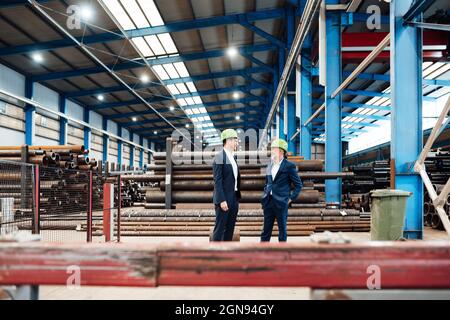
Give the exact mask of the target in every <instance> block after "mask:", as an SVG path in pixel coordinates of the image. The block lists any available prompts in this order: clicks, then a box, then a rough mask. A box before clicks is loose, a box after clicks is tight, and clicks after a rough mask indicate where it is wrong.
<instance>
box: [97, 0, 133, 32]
mask: <svg viewBox="0 0 450 320" xmlns="http://www.w3.org/2000/svg"><path fill="white" fill-rule="evenodd" d="M103 2H104V3H105V5H106V6H107V7H108V9H109V11H111V13H112V15H113V16H114V18H115V19H116V20H117V22H119V24H120V26H121V27H122V28H123V29H125V30H132V29H136V26H135V25H134V23H133V22H132V21H131V19H130V17H129V16H128V15H127V13H126V12H125V10H124V9H123V7H122V5H121V4H120V3H119V1H118V0H103Z"/></svg>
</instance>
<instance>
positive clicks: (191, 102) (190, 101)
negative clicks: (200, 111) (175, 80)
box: [186, 98, 195, 105]
mask: <svg viewBox="0 0 450 320" xmlns="http://www.w3.org/2000/svg"><path fill="white" fill-rule="evenodd" d="M186 102H187V104H189V105H191V104H195V102H194V99H192V98H186Z"/></svg>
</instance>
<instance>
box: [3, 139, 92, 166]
mask: <svg viewBox="0 0 450 320" xmlns="http://www.w3.org/2000/svg"><path fill="white" fill-rule="evenodd" d="M24 147H26V148H27V150H28V151H27V157H26V159H24V158H22V157H23V154H22V149H23V148H24ZM85 153H86V150H85V148H84V146H82V145H73V146H72V145H59V146H58V145H57V146H26V145H25V146H5V147H0V160H8V161H14V162H27V163H31V164H38V165H41V166H44V167H55V166H56V167H61V168H66V169H79V170H96V169H97V162H96V161H95V159H89V157H87V156H86V155H85Z"/></svg>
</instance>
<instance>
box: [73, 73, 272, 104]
mask: <svg viewBox="0 0 450 320" xmlns="http://www.w3.org/2000/svg"><path fill="white" fill-rule="evenodd" d="M79 71H80V70H79ZM265 72H267V71H266V70H265V69H264V68H261V67H256V68H247V69H239V70H231V71H223V72H214V73H206V74H200V75H196V76H190V77H182V78H175V79H170V80H163V81H162V82H163V84H164V85H166V86H167V85H169V84H177V83H185V82H196V81H203V80H212V79H219V78H228V77H234V76H241V77H244V78H246V77H247V76H248V75H249V74H253V73H265ZM246 79H247V78H246ZM253 82H254V84H255V85H258V86H260V87H261V88H265V86H264V84H263V83H259V82H258V81H256V80H254V81H253ZM157 86H160V84H159V83H150V84H143V83H138V84H136V85H135V86H133V88H134V89H135V90H138V89H146V88H152V87H157ZM126 90H127V89H126V88H124V87H123V86H113V87H106V88H98V89H97V88H96V89H88V90H78V91H73V92H68V93H67V94H66V96H67V97H68V98H77V97H82V96H90V95H97V94H106V93H111V92H116V91H126Z"/></svg>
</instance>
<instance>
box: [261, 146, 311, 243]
mask: <svg viewBox="0 0 450 320" xmlns="http://www.w3.org/2000/svg"><path fill="white" fill-rule="evenodd" d="M270 148H271V157H272V161H271V163H270V164H269V165H268V167H267V170H266V185H265V186H264V193H263V196H262V199H261V204H262V207H263V209H264V227H263V231H262V233H261V241H262V242H265V241H270V237H271V236H272V229H273V224H274V222H275V219H277V224H278V241H280V242H282V241H283V242H284V241H286V240H287V216H288V208H289V205H290V203H291V202H292V201H294V200H295V199H297V197H298V195H299V194H300V191H301V189H302V182H301V180H300V178H299V176H298V172H297V167H296V165H295V164H293V163H292V162H289V161H288V160H287V159H286V152H287V149H288V144H287V142H286V141H285V140H283V139H276V140H274V141H273V142H272V143H271V145H270ZM292 186H293V187H292Z"/></svg>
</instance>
